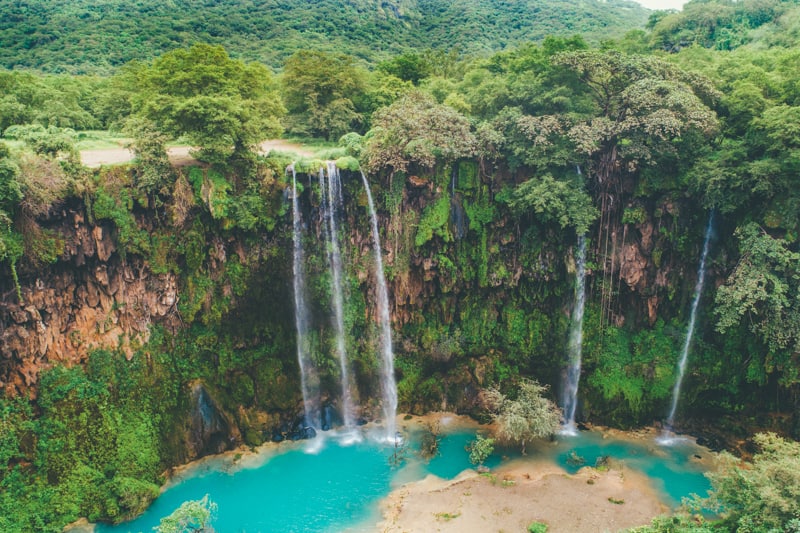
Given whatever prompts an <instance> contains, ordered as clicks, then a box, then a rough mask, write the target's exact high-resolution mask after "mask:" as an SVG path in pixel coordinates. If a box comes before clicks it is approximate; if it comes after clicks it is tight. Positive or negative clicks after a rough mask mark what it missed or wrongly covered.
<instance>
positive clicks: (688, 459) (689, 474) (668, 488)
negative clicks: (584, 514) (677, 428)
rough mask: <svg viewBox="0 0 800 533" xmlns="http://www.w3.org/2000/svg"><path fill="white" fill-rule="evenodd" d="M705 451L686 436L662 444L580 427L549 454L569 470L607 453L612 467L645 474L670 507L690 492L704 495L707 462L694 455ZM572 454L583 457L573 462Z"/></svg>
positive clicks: (571, 471)
mask: <svg viewBox="0 0 800 533" xmlns="http://www.w3.org/2000/svg"><path fill="white" fill-rule="evenodd" d="M708 453H709V452H708V451H707V450H704V449H703V448H700V447H699V446H697V445H696V444H694V443H693V442H692V441H689V440H686V441H675V442H673V443H672V444H671V445H669V446H662V445H658V444H657V443H656V441H655V440H641V441H627V440H618V439H613V438H607V439H604V438H603V435H602V434H601V433H598V432H593V431H583V432H580V434H579V435H578V436H576V437H563V438H560V439H559V441H558V444H557V445H556V447H555V453H554V454H553V455H554V460H555V461H556V462H557V463H558V464H559V466H561V467H562V468H564V469H565V470H566V471H567V472H569V473H573V474H574V473H575V472H577V471H578V470H579V469H580V468H582V467H583V466H595V465H596V464H598V460H599V459H601V458H602V457H606V456H607V457H609V458H610V459H612V460H613V462H614V467H615V468H617V467H619V466H624V467H626V468H632V469H634V470H638V471H639V472H642V473H644V474H646V475H647V476H648V477H649V478H650V480H651V482H652V483H653V486H654V488H655V489H656V490H657V491H659V493H660V495H661V496H662V499H663V500H664V503H666V504H667V505H669V506H672V507H674V506H677V505H679V504H680V503H681V499H682V498H684V497H687V496H689V495H691V494H697V495H699V496H703V497H705V496H707V495H708V494H707V491H708V490H709V489H710V488H711V484H710V483H709V481H708V479H707V478H706V477H705V476H704V475H703V473H704V472H705V471H706V468H707V466H706V465H705V464H704V463H703V462H701V461H700V460H699V459H697V457H696V455H700V456H701V457H702V456H703V455H704V454H708ZM573 454H574V455H573ZM575 456H577V457H579V458H581V459H582V460H583V461H582V462H576V461H575V460H574V458H575ZM570 457H572V458H573V460H572V461H570Z"/></svg>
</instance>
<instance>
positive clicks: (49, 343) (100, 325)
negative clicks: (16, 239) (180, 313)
mask: <svg viewBox="0 0 800 533" xmlns="http://www.w3.org/2000/svg"><path fill="white" fill-rule="evenodd" d="M50 222H51V223H53V224H56V225H58V226H59V233H60V235H62V236H63V238H64V239H65V243H64V244H65V246H64V253H63V254H62V256H61V257H60V258H59V260H58V262H57V263H55V264H53V265H46V266H45V267H43V268H38V269H36V270H32V269H31V270H30V271H26V270H25V269H24V268H23V269H21V271H20V282H21V291H20V293H21V296H22V301H19V300H18V298H17V295H16V293H15V291H14V289H13V286H9V284H8V283H4V285H3V289H4V297H3V298H2V300H1V301H0V389H5V390H6V391H8V392H11V393H24V392H28V391H35V386H36V382H37V379H38V374H39V372H40V371H41V370H43V369H45V368H48V367H50V366H52V365H53V364H56V363H61V364H66V365H74V364H78V363H81V362H84V361H85V360H86V358H87V355H88V353H89V351H90V350H92V349H93V348H100V347H119V348H120V349H121V350H122V351H123V352H124V353H126V354H128V355H130V354H131V353H132V350H133V349H134V348H135V347H137V346H140V345H142V344H143V343H145V342H147V340H148V339H149V336H150V326H151V325H152V324H154V323H159V324H163V325H165V326H167V327H172V328H174V327H177V325H178V317H177V315H176V313H175V305H176V303H177V300H178V292H177V280H176V279H175V277H174V275H172V274H169V273H167V274H159V275H155V274H153V273H151V272H150V270H149V269H148V267H147V266H146V264H145V263H144V261H142V260H141V259H140V258H134V257H128V258H122V257H121V256H120V254H119V253H118V251H117V249H116V246H115V244H114V239H113V237H112V234H113V227H111V226H109V225H95V224H90V223H88V222H87V220H86V215H85V212H84V210H83V209H82V208H80V207H76V208H74V209H71V210H65V211H62V212H61V214H60V216H58V217H57V218H56V220H53V221H50Z"/></svg>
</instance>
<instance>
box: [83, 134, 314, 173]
mask: <svg viewBox="0 0 800 533" xmlns="http://www.w3.org/2000/svg"><path fill="white" fill-rule="evenodd" d="M259 148H260V149H261V150H260V151H261V153H263V154H266V153H268V152H269V151H270V150H280V151H282V152H294V153H296V154H297V155H299V156H302V157H314V152H312V151H310V150H308V149H306V148H304V147H303V146H302V145H299V144H295V143H291V142H289V141H285V140H283V139H271V140H268V141H264V142H263V143H261V145H260V146H259ZM191 149H192V148H191V147H190V146H174V147H172V148H168V149H167V155H168V156H169V160H170V162H172V164H173V165H175V166H177V167H181V166H186V165H189V164H193V163H196V162H197V160H196V159H195V158H194V157H192V155H191V154H190V150H191ZM132 159H133V152H131V151H130V150H128V149H127V148H103V149H100V150H83V151H81V163H83V165H84V166H86V167H90V168H96V167H100V166H103V165H119V164H121V163H128V162H129V161H131V160H132Z"/></svg>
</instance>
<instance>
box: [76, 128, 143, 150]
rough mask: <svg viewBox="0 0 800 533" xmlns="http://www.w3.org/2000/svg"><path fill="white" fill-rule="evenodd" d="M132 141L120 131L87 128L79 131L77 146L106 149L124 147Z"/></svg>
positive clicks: (80, 147)
mask: <svg viewBox="0 0 800 533" xmlns="http://www.w3.org/2000/svg"><path fill="white" fill-rule="evenodd" d="M130 141H131V139H130V137H125V136H123V135H121V134H119V133H111V132H109V131H103V130H86V131H79V132H77V142H76V143H75V148H77V149H78V150H79V151H80V150H105V149H109V148H124V147H125V144H126V143H129V142H130Z"/></svg>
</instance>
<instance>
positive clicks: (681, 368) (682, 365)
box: [666, 211, 714, 428]
mask: <svg viewBox="0 0 800 533" xmlns="http://www.w3.org/2000/svg"><path fill="white" fill-rule="evenodd" d="M713 222H714V212H713V211H712V212H711V214H710V215H709V216H708V225H707V226H706V236H705V240H704V241H703V253H702V255H701V256H700V266H699V267H698V269H697V283H696V284H695V286H694V298H693V299H692V309H691V312H690V313H689V327H688V329H687V330H686V339H685V340H684V341H683V350H681V357H680V359H679V360H678V379H677V381H675V386H674V387H673V389H672V406H671V407H670V410H669V416H667V421H666V425H667V427H668V428H672V424H673V423H674V422H675V411H676V409H677V408H678V399H679V398H680V395H681V384H682V383H683V375H684V373H685V372H686V360H687V359H688V358H689V346H690V345H691V343H692V336H693V335H694V327H695V322H696V320H697V307H698V305H699V304H700V295H701V293H702V292H703V283H704V282H705V278H706V257H707V256H708V248H709V243H710V242H711V231H712V226H713Z"/></svg>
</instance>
